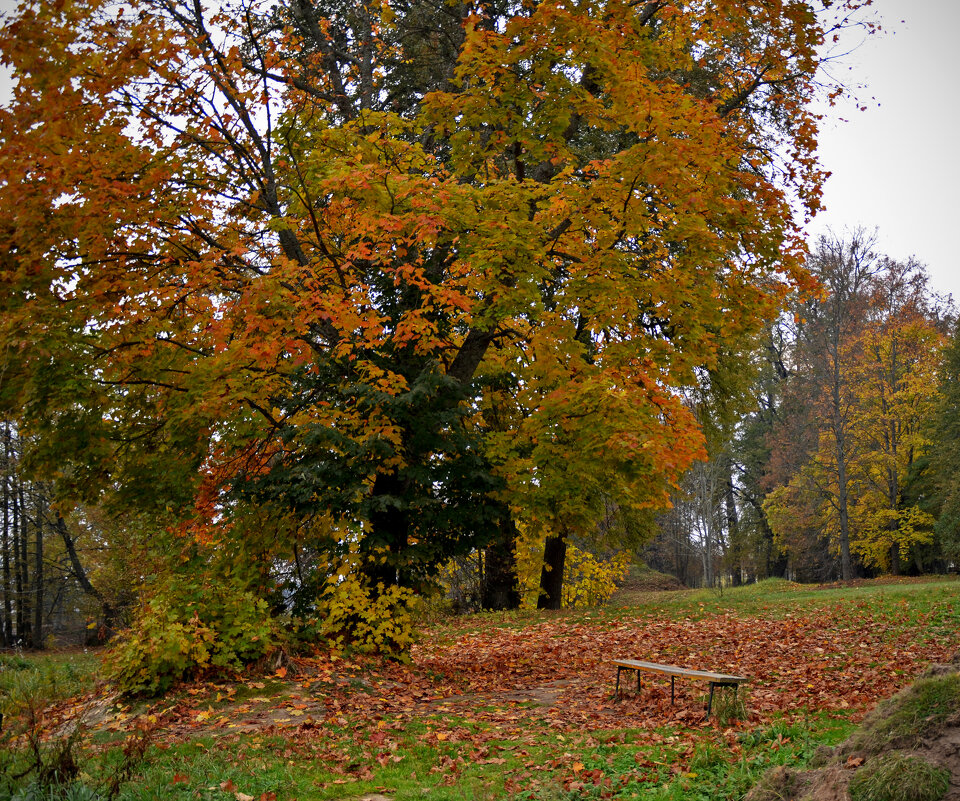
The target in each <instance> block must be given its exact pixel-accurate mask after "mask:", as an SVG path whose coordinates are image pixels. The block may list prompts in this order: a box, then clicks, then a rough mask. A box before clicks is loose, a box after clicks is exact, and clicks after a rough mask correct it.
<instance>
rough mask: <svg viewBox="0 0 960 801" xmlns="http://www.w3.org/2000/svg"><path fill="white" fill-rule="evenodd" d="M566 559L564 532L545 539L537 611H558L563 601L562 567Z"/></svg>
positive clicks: (565, 537)
mask: <svg viewBox="0 0 960 801" xmlns="http://www.w3.org/2000/svg"><path fill="white" fill-rule="evenodd" d="M566 558H567V536H566V532H563V533H561V534H558V535H557V536H556V537H547V539H546V542H544V544H543V569H542V570H541V571H540V595H539V597H538V598H537V609H559V608H560V606H561V604H562V601H563V565H564V562H565V561H566Z"/></svg>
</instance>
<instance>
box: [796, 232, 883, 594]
mask: <svg viewBox="0 0 960 801" xmlns="http://www.w3.org/2000/svg"><path fill="white" fill-rule="evenodd" d="M873 244H874V242H873V238H872V237H870V236H869V235H867V234H865V233H864V232H863V231H861V230H858V231H855V232H853V233H851V234H850V235H849V237H848V239H846V240H843V239H839V238H836V237H832V236H831V237H821V238H820V240H819V241H818V243H817V246H816V248H815V250H814V252H813V254H812V256H811V259H810V262H809V265H810V269H811V272H812V273H813V275H814V276H815V277H816V278H817V279H818V280H819V281H820V283H821V285H822V288H823V293H824V296H823V298H822V299H814V300H811V301H810V302H809V303H808V304H807V305H806V307H805V308H804V309H803V310H802V312H801V314H802V315H803V317H804V318H805V321H804V324H803V327H802V328H801V331H800V337H801V342H800V344H799V346H798V348H797V356H796V358H797V360H798V367H797V368H796V373H797V375H798V376H799V377H800V380H798V381H796V382H794V385H793V390H794V391H795V392H797V393H798V394H799V396H800V397H801V398H803V399H804V401H803V405H805V406H806V409H807V415H808V417H807V420H808V421H809V424H810V425H811V426H813V429H814V430H815V431H816V435H815V437H814V438H813V443H815V444H813V450H812V452H811V455H810V457H809V459H810V460H809V462H808V463H807V466H806V467H805V468H804V469H805V470H806V473H807V479H808V482H809V486H810V487H816V488H817V491H818V492H820V493H821V494H822V497H823V499H824V500H825V501H826V502H828V503H829V504H830V506H831V509H832V511H831V515H830V519H831V520H835V523H836V525H835V526H831V528H830V530H831V532H832V533H833V534H834V535H835V537H836V543H837V549H838V551H839V555H840V576H841V578H842V579H843V580H844V581H849V580H850V579H851V578H853V561H852V559H851V555H850V536H851V535H850V503H851V502H850V481H851V478H850V469H851V465H852V464H853V462H854V461H855V460H856V459H857V458H858V453H857V448H858V446H859V443H858V441H857V439H856V438H855V437H854V436H853V435H852V433H851V428H852V426H853V425H854V414H855V411H856V409H857V398H856V393H855V391H854V390H853V388H852V386H851V371H852V370H853V368H854V366H855V365H856V364H857V363H858V362H859V361H860V359H861V353H860V346H861V344H862V343H861V340H860V332H861V331H862V329H863V326H864V322H865V315H866V305H867V302H868V298H869V292H870V281H871V279H872V277H873V276H874V274H875V273H876V272H877V270H878V269H879V265H878V262H877V257H876V255H875V254H874V252H873ZM805 439H806V438H805Z"/></svg>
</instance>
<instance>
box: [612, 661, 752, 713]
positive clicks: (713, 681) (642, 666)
mask: <svg viewBox="0 0 960 801" xmlns="http://www.w3.org/2000/svg"><path fill="white" fill-rule="evenodd" d="M613 664H614V665H616V666H617V689H616V691H615V694H616V697H617V700H620V674H621V673H622V672H623V671H625V670H635V671H637V692H640V674H641V673H644V672H646V673H659V674H661V675H663V676H669V677H670V703H671V704H672V703H673V701H674V697H675V695H674V681H675V680H676V678H677V676H680V677H681V678H687V679H699V680H700V681H708V682H710V700H709V701H707V717H708V718H709V717H710V710H711V709H713V691H714V690H715V689H716V688H717V687H733V694H734V698H736V694H737V690H738V689H739V687H740V685H741V684H743V683H744V682H747V681H750V679H748V678H745V677H744V676H731V675H729V674H727V673H711V672H710V671H707V670H691V669H690V668H682V667H675V666H674V665H660V664H657V663H656V662H642V661H640V660H639V659H614V660H613Z"/></svg>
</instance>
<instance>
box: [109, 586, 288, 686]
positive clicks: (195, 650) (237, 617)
mask: <svg viewBox="0 0 960 801" xmlns="http://www.w3.org/2000/svg"><path fill="white" fill-rule="evenodd" d="M274 641H275V637H274V627H273V624H272V620H271V618H270V615H269V613H268V609H267V604H266V602H265V601H263V600H262V599H258V598H256V597H254V595H253V594H252V593H250V592H244V591H241V590H238V589H236V588H234V587H231V586H230V585H229V584H226V583H224V584H221V585H218V586H213V585H211V584H210V583H202V584H200V583H198V584H191V583H189V582H188V581H181V582H178V583H176V584H170V585H168V586H167V587H165V588H164V590H162V591H161V592H159V593H157V594H156V595H154V596H153V597H152V598H151V599H150V600H149V601H147V602H146V603H145V604H144V606H143V608H142V610H141V612H140V614H139V615H138V616H137V618H136V620H135V621H134V624H133V626H132V627H131V629H130V631H129V632H127V634H126V635H125V636H124V637H123V639H122V640H121V642H120V643H119V644H118V645H117V647H116V648H115V649H114V651H113V654H112V657H111V663H112V677H113V679H114V680H115V681H116V683H117V685H118V686H119V688H120V689H121V690H123V691H124V692H128V693H147V694H157V693H161V692H164V691H165V690H167V689H169V688H170V687H171V686H172V685H173V684H174V682H176V681H179V680H181V679H183V678H188V677H193V676H197V675H201V674H203V673H205V672H207V671H211V670H221V671H222V670H239V669H240V668H241V667H242V666H243V665H244V664H245V663H248V662H252V661H255V660H256V659H259V658H260V657H262V656H264V655H265V654H266V653H267V651H268V649H269V648H270V647H271V645H272V644H273V643H274Z"/></svg>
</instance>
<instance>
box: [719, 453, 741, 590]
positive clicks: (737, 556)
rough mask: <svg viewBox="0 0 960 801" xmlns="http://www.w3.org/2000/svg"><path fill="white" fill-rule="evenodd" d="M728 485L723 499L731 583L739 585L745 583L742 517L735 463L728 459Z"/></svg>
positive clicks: (735, 585)
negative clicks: (735, 485)
mask: <svg viewBox="0 0 960 801" xmlns="http://www.w3.org/2000/svg"><path fill="white" fill-rule="evenodd" d="M726 468H727V469H726V473H727V474H726V476H725V478H726V486H725V487H724V492H723V500H724V505H725V506H726V513H727V542H728V543H729V549H730V550H729V553H730V562H729V567H730V584H731V585H732V586H734V587H739V586H740V585H741V584H742V583H743V543H742V542H741V541H740V519H739V517H738V516H737V500H736V497H735V496H734V489H733V465H732V463H731V461H730V458H729V457H728V458H727V459H726Z"/></svg>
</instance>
